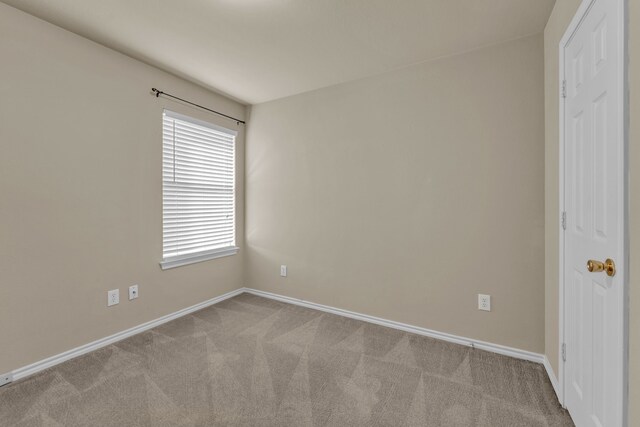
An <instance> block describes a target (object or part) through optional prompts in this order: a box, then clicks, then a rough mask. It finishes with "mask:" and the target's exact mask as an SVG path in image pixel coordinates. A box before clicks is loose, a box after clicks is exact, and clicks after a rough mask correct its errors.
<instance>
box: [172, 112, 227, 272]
mask: <svg viewBox="0 0 640 427" xmlns="http://www.w3.org/2000/svg"><path fill="white" fill-rule="evenodd" d="M162 122H163V123H162V263H161V264H160V265H161V266H162V268H163V269H167V268H172V267H178V266H180V265H185V264H190V263H193V262H199V261H204V260H208V259H212V258H218V257H221V256H226V255H233V254H235V253H237V252H238V248H237V247H236V246H235V234H236V233H235V231H236V230H235V139H236V135H237V132H235V131H232V130H228V129H224V128H221V127H219V126H216V125H213V124H210V123H206V122H202V121H200V120H196V119H193V118H190V117H187V116H183V115H181V114H177V113H174V112H171V111H167V110H165V111H164V115H163V120H162Z"/></svg>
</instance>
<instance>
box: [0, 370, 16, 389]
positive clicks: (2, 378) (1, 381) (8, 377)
mask: <svg viewBox="0 0 640 427" xmlns="http://www.w3.org/2000/svg"><path fill="white" fill-rule="evenodd" d="M11 382H13V374H11V373H9V374H2V375H0V387H2V386H3V385H7V384H9V383H11Z"/></svg>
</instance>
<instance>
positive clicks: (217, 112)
mask: <svg viewBox="0 0 640 427" xmlns="http://www.w3.org/2000/svg"><path fill="white" fill-rule="evenodd" d="M151 92H153V93H154V94H155V95H156V98H158V97H160V95H164V96H168V97H169V98H173V99H177V100H178V101H182V102H186V103H187V104H189V105H193V106H194V107H198V108H202V109H203V110H207V111H209V112H210V113H213V114H217V115H219V116H222V117H225V118H227V119H230V120H233V121H235V122H236V123H237V124H240V123H242V124H243V125H244V124H245V123H246V122H245V121H244V120H240V119H236V118H235V117H231V116H227V115H226V114H224V113H221V112H219V111H216V110H212V109H211V108H207V107H203V106H202V105H200V104H196V103H195V102H191V101H187V100H186V99H182V98H178V97H177V96H174V95H171V94H170V93H167V92H163V91H161V90H159V89H156V88H155V87H152V88H151Z"/></svg>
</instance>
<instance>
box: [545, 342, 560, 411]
mask: <svg viewBox="0 0 640 427" xmlns="http://www.w3.org/2000/svg"><path fill="white" fill-rule="evenodd" d="M542 364H543V365H544V369H545V370H546V371H547V376H548V377H549V381H551V385H552V386H553V391H555V392H556V396H557V397H558V402H560V404H561V405H562V406H564V402H563V401H562V393H560V383H559V382H558V377H556V373H555V372H553V368H552V367H551V362H549V359H548V358H547V356H546V355H544V361H543V363H542Z"/></svg>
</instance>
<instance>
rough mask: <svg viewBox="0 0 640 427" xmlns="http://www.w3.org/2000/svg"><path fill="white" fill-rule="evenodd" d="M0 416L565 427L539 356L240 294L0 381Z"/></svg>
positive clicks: (90, 421) (24, 422)
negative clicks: (522, 356)
mask: <svg viewBox="0 0 640 427" xmlns="http://www.w3.org/2000/svg"><path fill="white" fill-rule="evenodd" d="M0 424H2V425H7V426H119V427H123V426H153V427H155V426H491V427H497V426H509V427H512V426H565V425H567V426H570V425H573V424H572V423H571V420H570V418H569V416H568V415H567V413H566V412H565V411H564V410H562V408H561V407H560V406H559V404H558V401H557V400H556V397H555V395H554V392H553V389H552V387H551V384H550V383H549V380H548V379H547V377H546V374H545V372H544V369H543V367H542V366H541V365H538V364H535V363H530V362H524V361H521V360H516V359H511V358H508V357H504V356H499V355H495V354H492V353H487V352H484V351H480V350H473V349H471V348H468V347H464V346H459V345H454V344H450V343H446V342H443V341H438V340H434V339H431V338H426V337H422V336H417V335H413V334H408V333H405V332H401V331H397V330H393V329H388V328H384V327H381V326H376V325H371V324H368V323H363V322H360V321H356V320H351V319H347V318H343V317H340V316H335V315H332V314H326V313H322V312H319V311H315V310H311V309H307V308H301V307H297V306H293V305H289V304H284V303H280V302H276V301H272V300H268V299H265V298H261V297H257V296H254V295H249V294H242V295H239V296H237V297H235V298H233V299H230V300H227V301H224V302H221V303H219V304H217V305H215V306H212V307H209V308H206V309H204V310H201V311H199V312H196V313H193V314H192V315H188V316H185V317H182V318H180V319H177V320H175V321H172V322H170V323H167V324H165V325H163V326H160V327H157V328H155V329H153V330H150V331H147V332H145V333H142V334H140V335H136V336H134V337H132V338H129V339H127V340H124V341H121V342H119V343H116V344H114V345H111V346H108V347H105V348H103V349H101V350H98V351H96V352H93V353H91V354H88V355H86V356H82V357H80V358H77V359H74V360H71V361H69V362H66V363H64V364H61V365H59V366H56V367H54V368H51V369H49V370H47V371H44V372H42V373H39V374H37V375H34V376H32V377H30V378H27V379H24V380H22V381H20V382H17V383H14V384H11V385H8V386H5V387H2V388H0Z"/></svg>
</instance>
